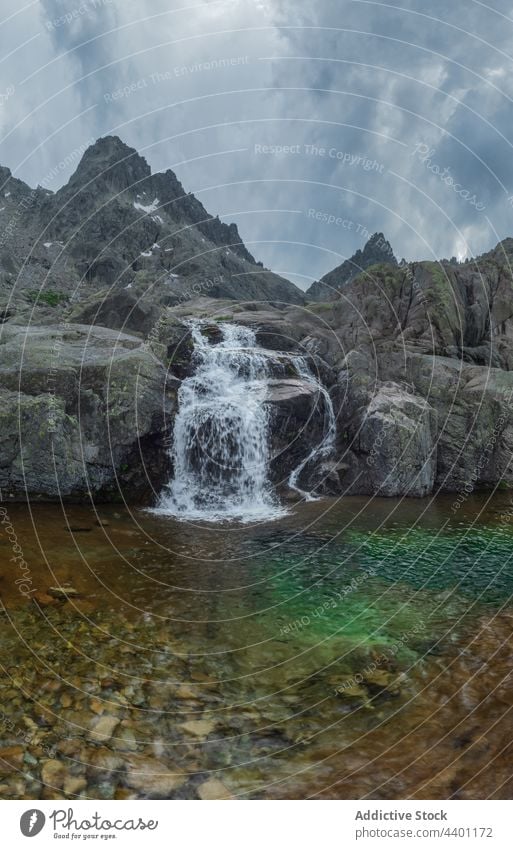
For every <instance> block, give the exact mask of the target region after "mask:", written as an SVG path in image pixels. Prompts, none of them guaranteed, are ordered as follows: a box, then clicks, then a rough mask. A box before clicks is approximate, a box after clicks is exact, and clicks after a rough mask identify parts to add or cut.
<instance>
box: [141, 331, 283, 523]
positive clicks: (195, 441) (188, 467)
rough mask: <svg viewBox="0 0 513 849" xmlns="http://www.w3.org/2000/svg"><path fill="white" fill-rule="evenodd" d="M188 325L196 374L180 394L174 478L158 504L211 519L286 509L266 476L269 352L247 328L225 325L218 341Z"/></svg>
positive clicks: (265, 515) (161, 509)
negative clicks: (267, 353)
mask: <svg viewBox="0 0 513 849" xmlns="http://www.w3.org/2000/svg"><path fill="white" fill-rule="evenodd" d="M188 324H189V327H190V329H191V333H192V339H193V342H194V360H193V364H194V366H195V372H194V374H193V375H192V376H191V377H188V378H186V379H185V380H184V381H183V382H182V385H181V387H180V390H179V393H178V413H177V416H176V421H175V428H174V443H173V449H172V455H173V464H174V477H173V480H172V482H171V484H170V485H169V488H168V490H167V491H166V492H165V493H164V495H163V497H162V498H161V501H160V503H159V505H158V508H157V510H158V512H161V513H166V514H168V515H174V516H177V517H182V518H187V519H204V520H208V521H220V520H222V519H239V520H242V521H252V520H258V519H269V518H274V517H277V516H279V515H283V513H284V511H283V509H282V508H281V507H280V506H279V504H278V502H277V500H276V498H275V496H274V494H273V491H272V488H271V485H270V483H269V479H268V469H269V413H268V410H267V406H266V405H265V403H264V402H265V398H266V394H267V378H268V363H269V358H268V357H267V356H266V355H265V352H262V351H261V350H259V349H258V347H257V345H256V340H255V333H254V331H252V330H250V329H249V328H246V327H240V326H238V325H235V324H228V323H223V324H221V325H220V331H221V334H222V339H221V341H220V342H218V343H217V344H215V343H210V342H209V340H208V338H207V337H206V336H205V335H204V334H203V333H202V323H201V322H200V321H190V322H188Z"/></svg>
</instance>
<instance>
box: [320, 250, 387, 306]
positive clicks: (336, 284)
mask: <svg viewBox="0 0 513 849" xmlns="http://www.w3.org/2000/svg"><path fill="white" fill-rule="evenodd" d="M380 262H388V263H389V264H390V265H397V259H396V258H395V256H394V251H393V250H392V246H391V244H390V242H389V241H387V239H385V236H384V235H383V233H373V234H372V236H370V238H369V239H368V240H367V242H366V243H365V245H364V246H363V249H360V248H359V249H358V250H357V251H356V253H355V254H353V256H352V257H351V258H350V259H346V260H345V261H344V262H343V263H342V264H341V265H339V266H337V268H335V269H333V271H330V272H329V273H328V274H325V275H324V277H323V278H322V279H321V280H320V281H318V282H317V283H313V284H312V286H310V288H309V289H308V291H307V293H306V294H307V296H308V297H309V298H311V299H312V300H317V301H332V300H334V298H336V296H337V292H338V291H340V290H341V289H342V288H343V287H344V286H345V285H347V284H348V283H350V282H351V280H353V279H354V278H355V277H356V276H357V275H358V274H360V272H362V271H365V269H366V268H369V267H370V266H371V265H376V264H377V263H380Z"/></svg>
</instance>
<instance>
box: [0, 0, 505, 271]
mask: <svg viewBox="0 0 513 849" xmlns="http://www.w3.org/2000/svg"><path fill="white" fill-rule="evenodd" d="M182 6H188V7H189V8H188V9H187V10H186V11H180V8H181V7H182ZM14 8H15V7H14V5H13V9H14ZM80 8H81V4H80V2H78V1H77V2H75V0H72V2H68V0H66V2H59V0H43V2H41V3H40V19H39V38H38V39H37V40H36V41H35V42H34V43H33V45H32V46H31V53H30V57H31V58H30V63H31V64H30V70H31V71H32V73H33V71H34V70H35V68H37V67H38V63H39V66H40V67H42V70H41V71H40V72H39V73H38V74H35V75H33V76H32V77H31V79H30V80H29V82H28V83H27V84H26V85H25V86H22V87H21V88H20V90H19V96H18V97H17V98H13V99H12V103H11V102H9V104H8V107H9V111H8V112H7V110H6V111H5V112H4V113H3V114H2V115H0V120H2V132H3V133H5V132H6V131H7V132H8V131H11V135H10V136H9V140H8V141H7V142H6V143H5V144H4V145H3V151H4V153H3V155H2V156H1V157H0V159H1V161H2V162H3V163H5V164H8V165H10V166H11V167H12V166H13V165H16V163H17V162H21V161H24V164H23V166H22V167H21V172H22V173H21V176H23V177H25V179H28V180H29V181H30V182H32V183H34V182H37V180H38V179H40V177H41V174H42V173H44V170H45V168H47V167H48V164H49V163H53V162H55V161H56V160H58V159H59V158H60V157H63V156H64V155H65V154H66V152H67V151H68V150H69V148H70V146H74V145H78V144H80V142H82V141H83V140H84V139H87V138H90V137H91V136H92V135H93V136H98V135H102V134H107V133H111V132H117V133H118V134H119V135H121V136H122V137H123V138H124V139H125V140H126V141H127V142H128V143H129V144H132V145H133V146H134V147H137V148H138V149H140V150H142V151H143V152H144V155H145V156H146V157H147V159H148V160H149V161H150V163H151V165H152V167H153V168H155V169H162V168H167V167H171V168H174V169H175V170H176V171H177V173H178V175H179V177H180V178H181V179H182V181H183V182H184V184H185V186H186V188H187V189H190V190H191V191H195V192H196V193H198V195H199V196H200V198H201V200H202V201H203V203H204V204H205V205H206V206H207V208H208V209H209V210H211V211H212V212H214V213H215V212H219V213H220V214H221V215H226V217H227V218H230V219H233V220H236V221H237V223H238V225H239V228H240V231H241V233H242V234H243V236H244V238H245V239H246V241H247V242H248V243H250V247H251V249H252V251H253V253H255V254H257V255H258V256H259V257H260V258H262V259H263V260H264V262H265V264H266V265H268V266H272V267H274V268H275V269H276V270H279V271H282V272H283V273H288V274H289V275H291V276H295V279H296V280H298V281H303V284H304V285H307V283H308V282H309V280H310V279H313V278H316V277H318V276H320V275H321V274H322V273H324V272H326V271H327V270H329V269H330V268H331V267H333V266H334V265H335V264H337V263H338V262H339V261H341V260H342V259H343V258H345V257H346V256H347V255H350V254H351V253H352V252H353V251H354V250H355V249H356V248H358V247H360V246H361V244H362V242H363V241H364V240H365V237H366V236H367V235H368V234H370V233H372V232H373V231H375V230H383V231H384V232H385V233H386V235H387V236H388V238H390V240H391V241H392V243H393V245H394V247H395V250H396V253H397V254H398V255H399V256H402V255H404V256H406V257H407V258H415V257H440V256H451V255H453V254H459V255H461V256H465V255H468V254H476V253H480V252H482V251H484V250H486V249H488V248H490V247H491V246H493V244H494V243H495V242H496V241H497V238H499V237H500V238H504V237H505V236H507V235H511V234H513V221H512V214H513V210H512V208H511V204H510V203H509V202H508V198H509V197H510V196H511V195H513V173H512V169H513V156H512V145H511V142H512V139H511V127H512V126H513V122H512V120H511V119H512V109H513V103H512V98H513V85H512V82H511V81H512V80H513V74H512V68H511V65H512V59H511V55H510V54H511V47H510V45H511V39H512V35H513V22H512V21H511V12H510V8H509V3H506V2H495V3H493V4H492V5H491V6H490V4H488V5H484V4H483V3H478V2H474V0H456V2H453V3H452V4H450V5H448V4H447V3H446V2H441V1H440V2H439V0H430V2H429V3H427V2H421V0H419V2H409V3H404V4H403V8H398V6H396V5H393V4H384V3H383V4H381V3H375V2H356V0H354V2H353V0H343V2H339V0H337V2H335V0H320V1H319V0H316V2H313V0H311V2H310V0H303V2H300V3H297V2H294V3H293V2H291V0H251V2H249V0H247V2H246V0H219V2H215V0H211V2H207V1H206V0H205V2H201V0H189V2H188V3H186V2H183V3H178V2H176V3H175V4H174V5H172V4H170V3H169V2H164V0H152V2H150V0H145V2H143V0H137V2H136V0H126V2H123V3H121V2H115V0H112V2H110V3H108V2H104V3H102V2H100V0H97V2H96V3H93V0H85V3H83V4H82V8H83V11H80ZM73 10H75V15H74V18H73V20H65V21H64V23H62V22H61V23H59V25H57V26H49V25H48V24H49V22H55V21H59V19H62V18H63V16H65V15H66V14H67V15H68V18H69V14H70V13H71V12H73ZM77 10H78V11H77ZM33 17H34V16H33V15H32V18H31V21H30V25H31V26H33V25H34V24H33ZM27 20H28V18H26V17H25V21H27ZM111 30H113V32H110V31H111ZM13 37H14V39H16V38H17V39H18V40H19V43H21V42H22V40H23V39H24V38H26V37H27V29H26V27H25V28H24V27H23V26H22V19H20V26H19V30H17V31H15V34H14V36H13ZM84 42H87V43H84ZM237 60H239V61H238V63H237ZM230 63H231V64H230ZM10 71H11V74H10V77H11V78H12V79H15V80H16V79H17V80H23V78H24V76H25V77H26V75H27V69H26V55H25V54H24V52H23V50H21V51H20V52H19V53H18V54H16V55H15V56H14V57H13V59H12V62H11V63H10ZM62 88H65V92H64V93H59V92H60V89H62ZM43 95H44V97H45V99H46V98H47V97H51V98H52V99H51V100H50V102H49V104H48V106H46V107H45V108H44V109H43V110H41V109H40V110H39V111H36V113H35V114H36V115H37V116H38V118H37V121H39V122H40V123H39V124H38V123H37V122H36V120H35V119H33V120H31V121H29V120H27V121H25V122H24V123H22V125H21V126H22V129H14V126H15V125H16V123H19V122H20V120H21V121H23V118H24V115H25V116H26V115H28V114H30V112H31V111H32V110H33V109H36V110H37V107H38V103H40V102H41V100H42V97H43ZM88 108H90V111H89V112H87V114H86V115H84V116H83V117H79V116H80V113H81V111H83V110H84V109H88ZM74 116H75V120H74V121H73V123H72V124H71V126H70V127H69V128H67V129H66V130H63V131H61V132H59V131H57V132H55V130H54V129H52V128H58V127H60V126H61V125H62V124H64V123H65V122H68V121H69V120H70V119H73V117H74ZM34 126H37V128H38V132H37V133H36V132H35V131H34V129H32V130H30V129H29V127H32V128H34ZM45 133H46V135H48V136H50V135H51V136H52V137H51V138H50V139H49V141H48V142H47V143H45V144H43V145H41V147H38V145H39V142H38V141H37V138H38V137H39V138H45V137H46V135H45ZM31 146H32V147H31ZM266 146H268V147H272V148H273V151H274V152H271V153H264V152H261V151H262V150H263V149H265V148H266ZM287 147H288V152H283V151H282V152H280V148H281V149H283V148H287ZM291 149H293V150H294V151H295V152H290V151H291ZM259 150H260V152H258V151H259ZM322 151H324V152H322ZM20 152H22V153H23V156H21V157H20ZM27 157H28V159H27ZM25 160H26V161H25ZM451 181H452V182H451ZM473 199H474V200H473ZM324 213H326V214H327V215H328V216H329V215H333V214H335V216H336V217H337V218H340V219H342V221H343V222H344V224H343V225H342V224H337V225H333V224H329V225H328V224H327V223H325V221H324V220H323V215H324Z"/></svg>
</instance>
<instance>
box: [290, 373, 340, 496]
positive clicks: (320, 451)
mask: <svg viewBox="0 0 513 849" xmlns="http://www.w3.org/2000/svg"><path fill="white" fill-rule="evenodd" d="M293 364H294V366H295V368H296V371H297V373H298V375H299V376H300V377H302V378H304V379H305V380H307V381H309V382H310V383H313V384H314V385H315V388H316V390H317V392H318V393H319V395H320V396H321V397H322V398H323V401H324V418H325V426H324V436H323V438H322V440H321V442H320V443H319V445H316V446H315V447H314V448H312V450H311V451H310V453H309V454H308V455H307V456H306V457H305V459H304V460H303V461H302V462H301V463H300V464H299V466H297V467H296V468H295V469H294V470H293V471H292V472H291V474H290V477H289V481H288V484H289V486H290V488H291V489H293V490H295V492H297V493H299V495H301V496H302V497H303V498H304V499H305V501H316V500H317V497H316V496H315V495H312V493H311V492H306V491H305V490H304V489H301V488H300V487H299V486H298V482H299V480H300V478H301V475H302V473H303V472H304V470H305V469H306V467H307V466H308V465H309V464H310V463H313V462H314V461H316V460H321V459H323V458H326V457H329V456H330V454H332V453H333V451H334V450H335V441H336V437H337V420H336V418H335V410H334V409H333V401H332V400H331V396H330V393H329V392H328V390H327V389H326V387H325V386H323V384H322V383H321V381H320V380H317V378H315V377H314V375H313V374H312V372H311V371H310V369H309V368H308V365H307V362H306V360H305V359H304V357H294V359H293Z"/></svg>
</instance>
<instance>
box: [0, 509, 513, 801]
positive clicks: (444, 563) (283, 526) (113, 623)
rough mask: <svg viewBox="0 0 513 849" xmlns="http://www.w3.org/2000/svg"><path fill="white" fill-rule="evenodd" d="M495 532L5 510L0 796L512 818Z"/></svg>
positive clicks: (496, 521)
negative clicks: (424, 810)
mask: <svg viewBox="0 0 513 849" xmlns="http://www.w3.org/2000/svg"><path fill="white" fill-rule="evenodd" d="M512 512H513V506H512V503H511V498H510V496H508V495H507V494H505V495H496V496H494V497H493V498H488V497H486V496H484V495H483V496H473V497H471V498H469V499H468V500H467V501H466V502H465V503H464V504H463V505H462V506H461V507H460V509H458V511H457V512H455V511H454V510H453V498H452V497H450V496H444V497H440V498H437V499H434V500H430V501H428V500H425V501H424V500H391V499H363V498H348V499H342V500H330V499H326V500H323V501H319V502H315V503H310V504H301V505H297V506H294V507H292V508H291V510H290V513H289V515H287V516H285V517H284V518H281V519H280V520H279V521H276V522H273V523H257V524H254V525H248V524H245V525H239V526H238V525H235V524H218V525H212V524H211V523H209V524H201V523H195V524H191V523H186V522H180V521H176V520H175V519H172V518H169V517H162V516H158V515H154V514H152V513H149V512H146V511H143V510H138V509H132V510H127V509H125V508H123V509H122V508H121V507H108V508H102V509H101V510H100V509H99V508H98V509H97V510H96V511H95V510H94V509H93V508H88V507H85V506H73V507H68V506H67V507H66V508H60V507H58V506H56V505H42V504H41V505H35V506H32V507H31V508H30V509H29V508H27V507H26V506H21V505H8V506H7V516H6V517H4V521H3V523H2V524H1V525H0V563H1V578H0V590H1V598H2V603H3V608H2V616H1V618H0V623H1V624H0V634H1V640H2V664H3V674H2V679H1V684H2V701H1V705H2V713H1V715H0V727H1V729H2V743H1V747H2V751H0V797H1V798H27V799H28V798H41V797H43V798H55V799H60V798H69V799H72V798H75V797H83V798H144V797H147V796H149V797H152V798H173V797H177V798H198V797H199V798H210V797H212V796H213V797H216V796H219V795H223V794H225V795H231V796H235V797H241V798H301V799H303V798H365V797H367V798H408V797H414V798H485V797H494V798H510V797H511V791H512V790H513V787H512V780H511V779H510V778H509V774H510V772H511V770H510V768H509V766H508V764H509V760H510V757H509V755H510V749H509V747H510V742H509V740H510V736H511V734H510V730H509V729H510V717H509V711H510V709H511V706H512V705H513V686H512V684H511V681H510V679H509V673H510V668H511V648H510V639H511V632H512V626H513V606H512V605H511V596H512V594H513V563H512V555H513V530H512V528H511V523H510V518H511V516H510V514H512ZM13 558H17V559H13ZM17 581H18V583H16V582H17ZM22 581H23V583H22ZM63 586H67V587H71V588H72V589H73V590H74V592H73V593H72V592H71V590H69V591H68V595H67V598H66V597H65V598H55V590H52V589H51V588H55V587H57V588H59V587H63ZM20 590H21V591H20ZM52 593H53V595H52ZM57 595H59V591H57ZM2 752H3V754H2Z"/></svg>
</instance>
